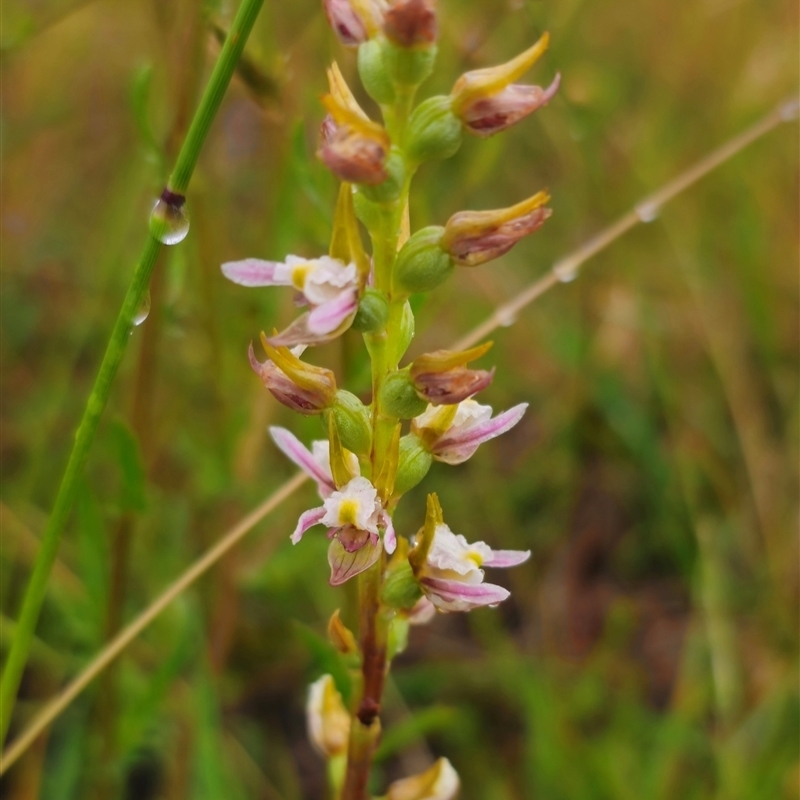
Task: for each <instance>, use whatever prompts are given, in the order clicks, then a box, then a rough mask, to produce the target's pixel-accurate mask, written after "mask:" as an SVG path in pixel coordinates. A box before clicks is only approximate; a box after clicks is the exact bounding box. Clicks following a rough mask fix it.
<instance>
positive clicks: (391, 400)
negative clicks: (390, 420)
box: [380, 369, 427, 419]
mask: <svg viewBox="0 0 800 800" xmlns="http://www.w3.org/2000/svg"><path fill="white" fill-rule="evenodd" d="M426 407H427V402H426V401H425V400H421V399H420V398H419V397H418V395H417V391H416V388H415V387H414V382H413V381H412V380H411V376H410V374H409V371H408V369H401V370H398V371H397V372H392V373H390V374H389V375H388V376H387V377H386V379H385V380H384V381H383V384H382V385H381V394H380V408H381V410H382V411H384V412H385V413H386V414H389V415H391V416H393V417H397V418H398V419H413V418H414V417H416V416H419V415H420V414H421V413H422V412H423V411H424V410H425V409H426Z"/></svg>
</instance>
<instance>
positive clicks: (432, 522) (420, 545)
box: [408, 492, 444, 574]
mask: <svg viewBox="0 0 800 800" xmlns="http://www.w3.org/2000/svg"><path fill="white" fill-rule="evenodd" d="M443 524H444V515H443V514H442V506H441V505H440V503H439V496H438V495H437V494H436V492H431V494H429V495H428V505H427V509H426V513H425V524H424V525H423V526H422V528H420V531H419V533H417V539H416V542H415V544H414V547H413V549H412V550H411V552H410V553H409V554H408V560H409V562H410V563H411V568H412V569H413V570H414V573H415V574H416V573H417V572H418V571H419V570H420V569H422V567H423V566H424V564H425V562H426V561H427V560H428V552H429V551H430V549H431V545H432V544H433V537H434V535H435V534H436V526H437V525H443Z"/></svg>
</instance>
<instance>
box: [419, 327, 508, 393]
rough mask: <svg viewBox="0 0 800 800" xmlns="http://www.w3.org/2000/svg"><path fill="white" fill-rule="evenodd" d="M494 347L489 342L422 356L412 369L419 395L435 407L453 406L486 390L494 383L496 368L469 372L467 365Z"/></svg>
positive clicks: (470, 370)
mask: <svg viewBox="0 0 800 800" xmlns="http://www.w3.org/2000/svg"><path fill="white" fill-rule="evenodd" d="M491 346H492V343H491V342H487V343H486V344H482V345H479V346H478V347H473V348H472V349H471V350H464V351H461V352H454V351H452V350H437V351H435V352H433V353H426V354H425V355H422V356H419V357H418V358H417V359H415V360H414V362H413V363H412V364H411V368H410V370H409V374H410V376H411V380H412V382H413V384H414V390H415V391H416V393H417V396H418V397H419V398H421V399H423V400H425V401H426V402H427V403H430V404H431V405H434V406H437V405H450V404H453V403H460V402H461V401H462V400H466V399H467V398H468V397H472V395H474V394H477V393H478V392H480V391H481V390H483V389H485V388H486V387H487V386H488V385H489V384H490V383H491V382H492V378H493V377H494V369H492V370H491V371H490V372H487V371H486V370H482V369H477V370H476V369H467V367H466V365H467V364H468V363H469V362H470V361H474V360H475V359H477V358H480V357H481V356H482V355H484V353H486V352H487V351H488V350H489V348H490V347H491Z"/></svg>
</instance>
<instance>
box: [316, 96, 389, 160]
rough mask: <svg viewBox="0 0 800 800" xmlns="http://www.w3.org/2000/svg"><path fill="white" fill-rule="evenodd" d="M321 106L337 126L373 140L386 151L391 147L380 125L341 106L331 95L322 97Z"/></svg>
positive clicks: (387, 136) (384, 130) (387, 135)
mask: <svg viewBox="0 0 800 800" xmlns="http://www.w3.org/2000/svg"><path fill="white" fill-rule="evenodd" d="M322 105H324V106H325V108H326V109H327V111H328V113H329V114H330V115H331V116H332V117H333V119H334V120H335V121H336V123H337V125H346V126H347V127H348V128H352V129H353V130H354V131H356V132H357V133H360V134H361V135H362V136H366V137H367V138H369V139H374V140H375V141H376V142H378V143H380V145H381V146H382V147H383V148H384V149H386V150H388V149H389V147H390V146H391V143H392V140H391V139H390V138H389V134H388V133H387V132H386V129H385V128H384V127H383V126H382V125H379V124H378V123H377V122H373V121H372V120H371V119H367V117H366V116H363V117H362V116H361V115H360V114H359V113H358V112H356V111H354V110H353V109H351V108H350V107H349V106H346V105H344V104H342V102H341V101H340V100H338V99H337V98H335V97H334V96H333V95H332V94H326V95H323V97H322Z"/></svg>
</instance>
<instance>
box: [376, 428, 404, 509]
mask: <svg viewBox="0 0 800 800" xmlns="http://www.w3.org/2000/svg"><path fill="white" fill-rule="evenodd" d="M399 462H400V425H395V427H394V430H393V431H392V438H391V440H390V441H389V447H388V450H387V452H386V457H385V458H384V460H383V466H382V467H381V471H380V472H379V473H378V475H377V476H376V477H375V479H374V484H375V488H376V489H377V490H378V495H379V496H380V498H381V500H383V501H384V503H385V502H388V500H389V498H390V497H391V496H392V492H393V491H394V482H395V479H396V478H397V465H398V463H399Z"/></svg>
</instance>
